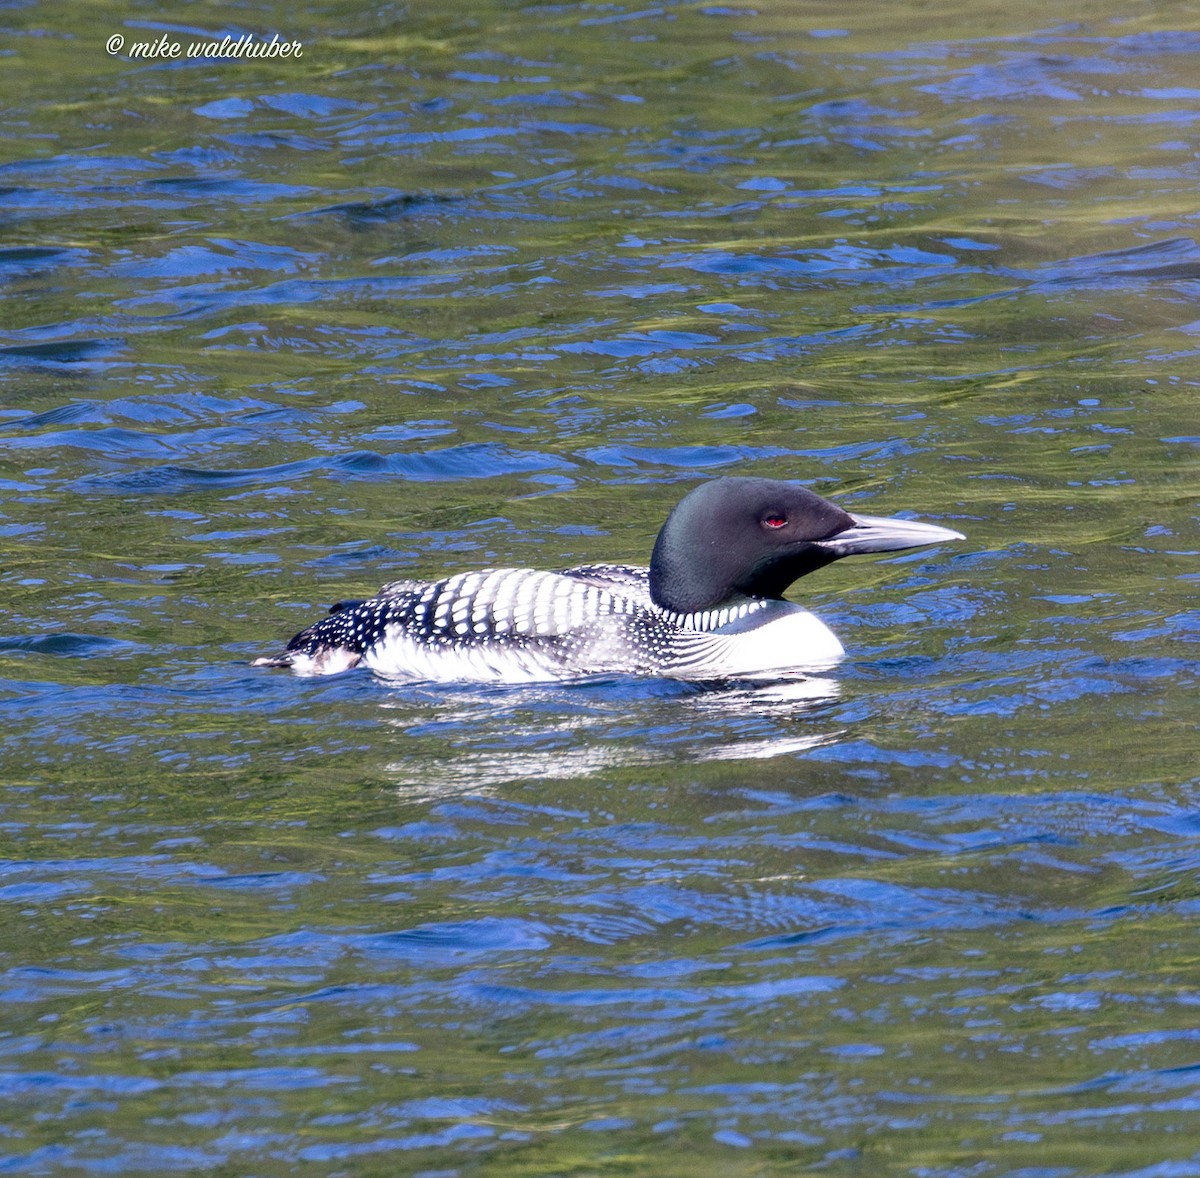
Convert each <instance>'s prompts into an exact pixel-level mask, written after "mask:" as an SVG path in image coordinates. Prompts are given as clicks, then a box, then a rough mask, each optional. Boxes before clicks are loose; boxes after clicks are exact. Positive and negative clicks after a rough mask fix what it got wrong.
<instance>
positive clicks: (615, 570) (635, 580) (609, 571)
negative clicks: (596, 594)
mask: <svg viewBox="0 0 1200 1178" xmlns="http://www.w3.org/2000/svg"><path fill="white" fill-rule="evenodd" d="M562 575H563V576H564V577H573V578H574V579H575V580H576V581H582V582H583V583H584V584H585V585H595V586H596V587H597V588H598V589H607V590H608V591H609V592H610V593H612V594H614V595H615V596H617V597H622V598H625V599H626V600H628V601H632V602H635V603H636V604H637V605H639V606H641V607H642V608H644V609H650V608H651V607H652V605H653V602H652V601H651V600H650V573H649V570H647V569H644V568H635V567H634V566H633V565H628V564H583V565H579V566H578V567H576V568H573V569H563V570H562Z"/></svg>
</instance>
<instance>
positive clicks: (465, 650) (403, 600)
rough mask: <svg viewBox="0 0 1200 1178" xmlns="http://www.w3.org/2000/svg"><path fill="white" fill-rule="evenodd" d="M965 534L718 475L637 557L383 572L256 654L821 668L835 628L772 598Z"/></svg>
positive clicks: (304, 665) (785, 486) (609, 670)
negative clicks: (427, 575)
mask: <svg viewBox="0 0 1200 1178" xmlns="http://www.w3.org/2000/svg"><path fill="white" fill-rule="evenodd" d="M964 538H965V537H963V536H962V534H961V533H959V532H954V531H951V530H950V529H949V528H942V527H938V526H936V525H935V524H925V523H918V522H916V521H913V520H907V519H878V518H875V517H873V516H866V515H851V514H850V513H849V512H847V511H843V510H842V509H841V508H840V507H838V506H837V504H835V503H831V502H830V501H829V500H828V499H822V498H821V496H820V495H816V494H814V493H813V492H812V491H809V490H806V489H805V488H803V487H798V486H795V485H793V484H792V483H786V482H780V481H777V480H774V479H761V478H722V479H716V480H714V481H713V482H710V483H705V484H703V485H701V486H699V487H697V488H696V489H695V490H693V491H691V492H689V493H688V494H687V495H686V496H684V498H683V499H682V500H681V501H680V502H679V503H678V504H677V505H676V507H675V509H674V510H673V511H672V512H671V514H670V515H669V516H668V517H667V522H666V523H665V524H664V525H663V528H662V531H661V532H659V534H658V539H657V541H656V542H655V545H654V552H653V554H652V556H651V558H650V567H649V568H648V569H646V568H633V567H629V566H626V565H605V564H593V565H583V566H581V567H579V568H571V569H564V570H562V571H561V572H554V573H549V572H540V571H538V570H535V569H517V568H500V569H485V570H482V571H480V572H470V573H458V574H456V575H455V576H452V577H447V578H446V579H445V580H441V581H432V582H423V581H394V582H393V583H392V584H390V585H385V586H384V587H383V588H382V589H381V590H380V591H379V593H378V594H376V596H375V597H372V598H371V599H370V600H369V601H355V602H343V603H340V604H338V605H335V606H334V607H333V608H332V610H331V611H330V613H329V615H328V616H327V617H324V618H322V619H321V620H320V621H319V622H317V623H316V624H315V625H313V626H310V627H309V628H308V629H307V630H304V631H303V632H301V633H300V634H297V635H296V637H295V638H293V639H292V640H291V642H289V643H288V646H287V650H286V651H285V652H284V653H283V654H281V655H278V656H276V657H274V658H260V659H257V660H255V663H254V665H255V666H259V667H290V668H291V669H292V670H293V671H295V672H296V673H297V674H301V675H331V674H336V673H337V672H339V671H345V670H349V669H350V668H351V667H356V666H365V667H369V668H370V669H371V670H373V671H375V672H377V673H378V674H381V675H384V676H388V677H398V678H406V679H424V680H433V681H441V682H452V681H464V680H465V681H474V682H480V681H493V682H510V683H515V682H527V683H528V682H545V681H547V680H556V679H573V678H579V677H583V676H592V675H604V674H651V675H661V676H666V677H669V678H676V679H694V680H704V679H743V678H779V677H787V676H792V675H797V674H803V673H804V672H805V671H809V670H820V669H822V668H828V667H830V666H831V665H833V664H834V663H836V662H837V660H838V659H839V658H840V657H841V656H842V655H843V654H844V651H843V648H842V644H841V643H840V642H839V641H838V640H837V638H836V637H835V636H834V634H833V632H832V631H831V630H829V629H828V628H827V627H826V626H825V625H824V623H823V622H821V621H819V620H818V619H817V618H816V617H814V616H813V615H812V614H810V613H809V612H808V611H807V610H806V609H803V608H802V607H801V606H799V605H795V604H794V603H792V602H790V601H784V600H783V593H784V591H785V590H786V589H787V588H788V586H789V585H791V584H792V582H793V581H796V580H797V579H799V578H800V577H803V576H805V575H806V574H807V573H811V572H813V570H815V569H819V568H821V567H822V566H823V565H827V564H829V563H830V562H832V561H835V560H838V559H840V558H841V557H843V556H852V555H854V554H857V553H863V552H894V551H898V550H900V549H904V548H916V547H920V546H921V545H924V544H937V543H940V542H942V541H945V540H962V539H964Z"/></svg>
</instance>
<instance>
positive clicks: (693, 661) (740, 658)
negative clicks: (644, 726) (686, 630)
mask: <svg viewBox="0 0 1200 1178" xmlns="http://www.w3.org/2000/svg"><path fill="white" fill-rule="evenodd" d="M845 653H846V651H845V648H844V647H843V646H842V644H841V643H840V642H839V641H838V639H837V635H835V634H834V633H833V631H832V630H830V629H829V627H828V626H826V625H825V623H824V622H822V621H821V620H820V618H818V617H816V616H815V615H813V614H810V613H809V612H808V610H806V609H802V608H801V607H800V606H798V605H794V604H792V603H791V602H782V601H781V602H778V603H774V602H773V603H772V605H771V607H770V611H769V613H768V612H766V611H764V613H760V614H758V615H756V617H755V622H754V625H752V626H749V627H744V628H743V627H738V626H736V625H731V626H728V627H725V628H724V629H723V630H716V631H713V632H711V633H708V634H701V635H696V637H695V639H694V640H691V641H689V642H687V643H686V644H681V646H680V652H679V657H678V659H677V660H671V664H670V667H669V673H670V674H672V675H676V676H679V677H681V678H688V679H712V678H731V679H778V678H787V677H788V676H790V675H803V674H805V673H807V672H810V671H826V670H828V669H829V668H830V667H832V666H834V665H835V664H837V663H838V662H839V661H840V660H841V658H842V656H843V655H844V654H845Z"/></svg>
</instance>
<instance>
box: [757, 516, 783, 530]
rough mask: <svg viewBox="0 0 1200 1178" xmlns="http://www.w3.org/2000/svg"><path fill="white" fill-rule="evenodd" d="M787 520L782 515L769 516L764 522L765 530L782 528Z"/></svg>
mask: <svg viewBox="0 0 1200 1178" xmlns="http://www.w3.org/2000/svg"><path fill="white" fill-rule="evenodd" d="M786 523H787V520H786V519H785V518H784V517H783V516H782V515H769V516H767V518H766V519H764V520H763V527H764V528H782V527H783V525H784V524H786Z"/></svg>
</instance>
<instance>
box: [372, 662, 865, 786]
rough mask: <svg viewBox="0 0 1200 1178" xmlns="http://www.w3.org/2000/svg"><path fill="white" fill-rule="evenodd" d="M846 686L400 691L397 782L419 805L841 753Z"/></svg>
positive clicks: (642, 684)
mask: <svg viewBox="0 0 1200 1178" xmlns="http://www.w3.org/2000/svg"><path fill="white" fill-rule="evenodd" d="M838 696H839V686H838V683H837V681H836V680H834V679H830V678H823V677H822V678H795V679H790V680H784V681H772V682H770V683H763V684H749V683H745V682H741V683H736V684H731V683H724V684H705V685H697V684H683V683H675V682H670V681H652V680H641V681H630V680H616V679H614V680H596V681H591V682H585V683H579V684H574V685H570V686H564V685H561V684H555V685H547V686H545V687H530V688H521V689H512V688H492V687H485V688H480V687H461V688H460V687H455V688H451V689H447V688H445V687H433V686H428V685H420V686H413V685H411V684H404V685H397V690H396V692H395V693H394V694H392V695H388V696H386V697H385V698H384V700H383V702H382V705H381V706H382V707H383V708H384V709H385V710H386V711H387V712H388V713H390V714H389V715H388V722H389V723H390V724H392V725H393V726H394V727H395V728H396V729H397V730H398V731H399V732H402V733H403V734H404V737H405V739H404V740H403V742H398V751H399V753H400V755H399V756H398V757H397V758H396V760H394V761H392V762H390V763H389V765H388V772H389V774H390V775H392V777H393V780H394V781H395V782H396V783H397V785H398V786H399V787H400V789H401V791H402V793H403V795H404V796H405V797H406V798H407V799H409V800H414V801H415V800H421V799H429V800H432V799H434V798H437V797H445V796H451V795H463V794H468V793H479V792H487V791H490V790H492V789H494V788H495V787H497V786H500V785H503V784H505V783H507V782H512V781H521V780H529V779H556V780H572V779H578V778H586V777H591V776H594V775H596V774H599V773H606V772H612V771H614V770H620V769H630V768H637V767H639V766H653V765H660V764H666V763H680V764H699V763H703V762H709V761H739V760H762V759H767V758H771V757H783V756H794V755H796V754H799V753H803V752H806V751H809V750H811V749H814V748H819V747H823V746H827V745H830V744H834V743H836V742H837V741H838V740H839V739H841V737H842V735H843V733H844V728H843V727H842V726H841V725H840V724H838V723H836V722H834V721H833V720H832V718H831V717H830V715H829V711H830V707H831V705H832V704H833V703H835V702H836V701H837V699H838Z"/></svg>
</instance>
